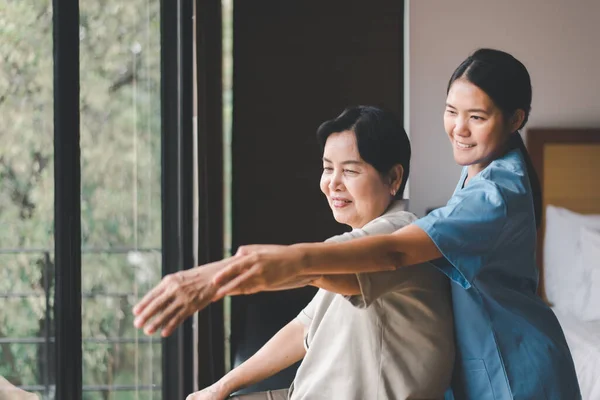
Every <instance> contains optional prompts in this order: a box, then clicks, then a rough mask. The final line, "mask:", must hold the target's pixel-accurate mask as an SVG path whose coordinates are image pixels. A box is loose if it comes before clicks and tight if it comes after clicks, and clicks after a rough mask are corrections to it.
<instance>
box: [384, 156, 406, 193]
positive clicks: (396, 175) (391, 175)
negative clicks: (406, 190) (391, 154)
mask: <svg viewBox="0 0 600 400" xmlns="http://www.w3.org/2000/svg"><path fill="white" fill-rule="evenodd" d="M387 177H388V183H389V185H390V194H391V195H392V196H395V195H396V193H398V190H399V189H400V185H402V178H403V177H404V168H402V165H400V164H396V165H394V166H393V167H392V168H390V171H389V172H388V176H387Z"/></svg>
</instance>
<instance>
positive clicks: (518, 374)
mask: <svg viewBox="0 0 600 400" xmlns="http://www.w3.org/2000/svg"><path fill="white" fill-rule="evenodd" d="M466 177H467V168H466V167H465V168H463V171H462V175H461V179H460V181H459V183H458V185H457V187H456V190H455V191H454V195H453V196H452V198H451V199H450V201H449V202H448V204H447V205H446V206H445V207H442V208H440V209H437V210H435V211H433V212H431V213H430V214H429V215H427V216H426V217H424V218H422V219H420V220H418V221H416V222H415V224H416V225H418V226H419V227H420V228H421V229H423V230H424V231H425V232H426V233H427V234H428V235H429V237H430V238H431V239H432V240H433V242H434V243H435V244H436V246H437V247H438V248H439V249H440V252H441V253H442V254H443V255H444V258H443V259H440V260H436V261H435V262H434V264H436V265H437V266H438V268H440V269H441V270H442V271H443V272H444V273H445V274H446V275H448V276H449V277H450V279H451V280H452V302H453V309H454V321H455V322H454V323H455V338H456V339H455V340H456V356H457V357H456V364H455V368H454V376H453V378H452V386H451V390H450V391H449V392H448V393H447V395H446V398H450V399H452V398H455V399H457V400H462V399H473V400H488V399H489V400H492V399H493V400H504V399H527V400H537V399H553V400H554V399H556V400H577V399H581V394H580V391H579V385H578V383H577V377H576V375H575V367H574V365H573V360H572V358H571V353H570V351H569V348H568V346H567V343H566V340H565V337H564V334H563V331H562V329H561V327H560V325H559V323H558V320H557V319H556V317H555V315H554V313H553V312H552V310H551V309H550V308H549V307H548V306H547V305H546V304H545V303H544V302H543V301H542V300H541V299H540V297H538V296H537V295H536V290H537V285H538V274H537V268H536V263H535V248H536V246H535V243H536V226H535V217H534V210H533V197H532V194H531V187H530V185H529V179H528V176H527V168H526V166H525V162H524V160H523V157H522V154H521V152H520V151H519V150H512V151H510V152H508V153H507V154H506V155H505V156H503V157H502V158H499V159H497V160H495V161H493V162H492V163H491V164H490V165H489V166H488V167H487V168H485V169H484V170H483V171H481V172H480V173H479V174H477V175H476V176H474V177H472V178H471V179H470V180H469V182H468V184H467V185H464V182H465V179H466ZM463 186H464V187H463Z"/></svg>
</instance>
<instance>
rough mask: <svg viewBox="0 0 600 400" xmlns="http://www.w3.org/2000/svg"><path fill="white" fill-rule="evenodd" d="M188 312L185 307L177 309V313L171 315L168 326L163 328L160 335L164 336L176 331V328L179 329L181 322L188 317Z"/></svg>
mask: <svg viewBox="0 0 600 400" xmlns="http://www.w3.org/2000/svg"><path fill="white" fill-rule="evenodd" d="M186 314H187V313H186V312H185V309H179V310H178V311H176V312H175V314H174V315H172V316H171V318H170V319H169V321H168V322H167V324H166V326H165V327H164V328H163V329H162V331H161V332H160V335H161V336H162V337H167V336H169V335H171V333H173V331H175V329H177V327H178V326H179V325H181V323H182V322H183V321H184V320H185V319H186V318H187V317H188V315H186Z"/></svg>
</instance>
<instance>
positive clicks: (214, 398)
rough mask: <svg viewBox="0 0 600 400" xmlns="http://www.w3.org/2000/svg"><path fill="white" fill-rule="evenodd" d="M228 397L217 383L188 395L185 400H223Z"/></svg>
mask: <svg viewBox="0 0 600 400" xmlns="http://www.w3.org/2000/svg"><path fill="white" fill-rule="evenodd" d="M227 396H229V393H227V392H226V391H225V390H224V387H223V385H221V384H220V383H219V382H217V383H215V384H214V385H212V386H209V387H207V388H205V389H202V390H200V391H199V392H195V393H192V394H190V395H188V396H187V397H186V398H185V400H225V399H226V398H227Z"/></svg>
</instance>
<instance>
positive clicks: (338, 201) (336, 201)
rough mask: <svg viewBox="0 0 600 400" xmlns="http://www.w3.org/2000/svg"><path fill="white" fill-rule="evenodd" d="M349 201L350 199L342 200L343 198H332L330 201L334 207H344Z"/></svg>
mask: <svg viewBox="0 0 600 400" xmlns="http://www.w3.org/2000/svg"><path fill="white" fill-rule="evenodd" d="M350 203H352V202H351V201H350V200H344V199H332V201H331V204H332V205H333V206H334V207H335V208H343V207H346V206H347V205H348V204H350Z"/></svg>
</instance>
